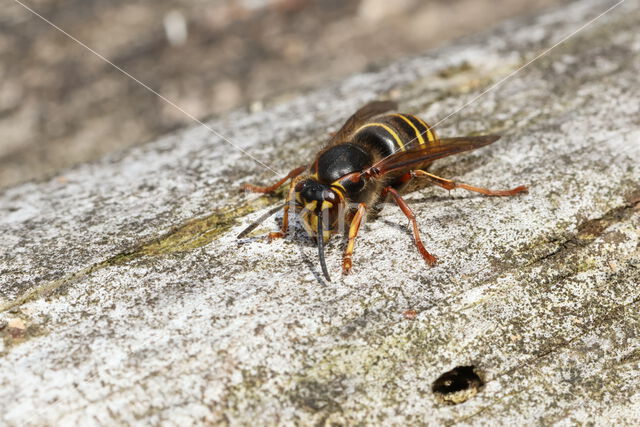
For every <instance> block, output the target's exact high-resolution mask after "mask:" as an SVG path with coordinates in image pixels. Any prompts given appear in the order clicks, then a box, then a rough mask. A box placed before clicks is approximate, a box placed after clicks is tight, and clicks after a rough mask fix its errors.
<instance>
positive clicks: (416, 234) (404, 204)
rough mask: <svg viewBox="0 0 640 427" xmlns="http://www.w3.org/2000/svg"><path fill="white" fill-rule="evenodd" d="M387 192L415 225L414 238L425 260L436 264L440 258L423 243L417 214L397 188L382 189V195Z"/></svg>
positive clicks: (430, 263)
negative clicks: (431, 252)
mask: <svg viewBox="0 0 640 427" xmlns="http://www.w3.org/2000/svg"><path fill="white" fill-rule="evenodd" d="M387 193H389V194H391V195H392V196H393V198H394V199H395V201H396V203H397V204H398V207H399V208H400V209H401V210H402V212H403V213H404V214H405V215H406V217H407V218H408V219H409V221H411V225H412V226H413V238H414V240H415V243H416V246H417V247H418V251H420V255H422V258H424V260H425V261H427V263H428V264H429V265H434V264H435V263H436V262H438V259H437V258H436V257H434V256H433V255H431V254H430V253H429V252H428V251H427V249H426V248H425V247H424V245H423V244H422V239H420V230H419V229H418V223H417V222H416V216H415V214H414V213H413V211H412V210H411V208H410V207H409V205H407V202H405V201H404V199H403V198H402V197H401V196H400V194H399V193H398V191H396V189H395V188H393V187H386V188H385V189H384V190H382V197H385V196H386V195H387Z"/></svg>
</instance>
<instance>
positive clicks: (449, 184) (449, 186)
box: [411, 169, 529, 196]
mask: <svg viewBox="0 0 640 427" xmlns="http://www.w3.org/2000/svg"><path fill="white" fill-rule="evenodd" d="M411 175H412V176H413V177H415V178H427V179H428V180H430V181H431V182H433V183H434V184H436V185H438V186H440V187H442V188H444V189H446V190H453V189H454V188H464V189H465V190H469V191H475V192H476V193H480V194H484V195H485V196H515V195H516V194H519V193H526V192H527V191H529V190H528V189H527V187H525V186H524V185H521V186H519V187H516V188H513V189H511V190H490V189H488V188H482V187H474V186H473V185H468V184H463V183H462V182H455V181H452V180H450V179H445V178H440V177H439V176H436V175H433V174H430V173H429V172H425V171H423V170H420V169H416V170H413V171H411Z"/></svg>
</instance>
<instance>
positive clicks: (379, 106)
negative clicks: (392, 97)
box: [329, 101, 398, 145]
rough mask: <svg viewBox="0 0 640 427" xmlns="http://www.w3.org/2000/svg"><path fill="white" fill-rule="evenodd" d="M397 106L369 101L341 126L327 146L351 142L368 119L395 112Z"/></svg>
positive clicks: (391, 102) (391, 103) (389, 102)
mask: <svg viewBox="0 0 640 427" xmlns="http://www.w3.org/2000/svg"><path fill="white" fill-rule="evenodd" d="M397 109H398V104H396V103H395V102H393V101H371V102H369V103H368V104H366V105H365V106H363V107H362V108H360V109H359V110H358V111H356V112H355V113H353V115H352V116H351V117H349V118H348V119H347V121H346V122H345V123H344V125H342V127H341V128H340V130H339V131H338V132H336V133H335V135H333V137H332V138H331V141H329V145H334V144H339V143H341V142H347V141H349V140H351V136H352V135H353V133H354V132H355V131H356V130H358V128H359V127H360V126H362V125H364V124H365V123H366V122H367V121H369V119H370V118H372V117H375V116H378V115H380V114H383V113H386V112H387V111H391V110H397Z"/></svg>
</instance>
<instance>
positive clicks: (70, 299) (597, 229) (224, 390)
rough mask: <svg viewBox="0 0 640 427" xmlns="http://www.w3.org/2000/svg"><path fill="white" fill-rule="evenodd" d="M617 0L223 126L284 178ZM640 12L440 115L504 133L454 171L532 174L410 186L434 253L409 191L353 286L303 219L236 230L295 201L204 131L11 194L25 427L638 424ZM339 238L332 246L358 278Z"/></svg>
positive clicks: (14, 404) (0, 282) (362, 256)
mask: <svg viewBox="0 0 640 427" xmlns="http://www.w3.org/2000/svg"><path fill="white" fill-rule="evenodd" d="M612 4H614V3H613V2H610V1H597V0H581V1H578V2H574V3H571V4H570V5H567V6H565V7H564V8H562V9H559V10H555V11H550V12H548V13H547V14H545V15H542V16H539V17H534V18H531V19H529V20H524V21H523V20H517V21H512V22H509V23H506V24H504V25H502V26H500V27H499V28H497V29H496V30H495V31H494V32H492V33H488V34H485V35H483V36H481V37H478V38H476V39H467V40H462V41H460V42H459V43H458V44H457V45H454V46H451V47H448V48H446V49H442V50H440V51H437V52H434V53H431V54H428V55H425V56H422V57H418V58H413V59H409V60H405V61H402V62H398V63H396V64H394V65H392V66H390V67H388V68H386V69H383V70H380V71H378V72H373V73H369V74H365V75H358V76H354V77H352V78H350V79H348V80H346V81H345V82H343V83H341V84H338V85H335V86H332V87H329V88H327V89H325V90H322V91H318V92H316V93H313V94H310V95H308V96H305V97H303V98H299V99H296V100H293V101H291V102H288V103H285V104H280V105H277V106H274V107H272V108H268V109H266V110H264V111H262V112H256V113H253V114H246V113H243V112H237V113H233V114H230V115H228V116H226V117H224V118H221V119H220V120H216V121H213V122H211V123H210V125H211V126H212V127H213V128H215V129H216V130H218V131H219V132H221V133H222V134H224V135H225V136H227V137H229V138H230V139H232V140H233V141H235V142H236V143H238V144H239V145H240V146H242V147H243V148H245V149H247V150H248V151H250V152H251V153H252V154H253V155H255V156H256V157H258V158H259V159H260V160H261V161H264V162H265V163H267V164H269V165H272V166H274V167H275V168H276V169H277V170H279V171H284V170H287V169H288V168H293V167H295V166H298V165H299V164H300V163H301V162H305V161H306V160H307V159H308V157H309V155H310V154H311V153H313V152H314V151H315V150H317V148H318V145H319V144H321V143H322V141H323V140H325V139H326V137H327V134H328V132H329V131H330V130H335V129H336V127H337V126H338V125H339V124H340V123H341V121H342V120H344V118H346V117H347V116H348V115H349V114H350V113H351V112H352V111H354V110H355V109H356V108H357V107H358V106H360V105H362V104H363V103H364V102H366V101H367V100H369V99H373V98H380V97H386V96H390V97H392V98H394V99H397V100H399V101H400V103H401V106H402V109H403V110H404V111H409V112H413V113H416V114H419V115H421V116H422V117H424V118H425V119H426V120H428V121H430V122H437V121H438V120H440V119H441V118H443V117H445V116H446V115H447V114H449V113H451V112H453V111H455V110H456V109H457V108H459V107H460V106H462V105H464V104H465V103H467V102H468V101H470V100H472V99H473V98H474V97H475V96H477V95H478V94H480V93H481V92H483V91H484V90H486V89H487V88H488V87H490V86H491V85H492V84H493V83H495V82H497V81H499V80H500V79H501V78H503V77H504V76H506V75H508V74H509V73H511V72H512V71H514V70H516V69H517V68H518V67H520V66H522V65H523V64H525V63H526V62H527V61H528V60H530V59H532V58H533V57H535V56H536V55H537V54H539V53H541V52H542V51H543V50H544V49H545V48H546V47H548V46H550V45H552V44H553V43H555V42H556V41H558V40H560V39H561V38H562V37H563V36H565V35H567V34H569V33H570V32H571V31H574V30H575V29H577V28H578V27H579V26H581V25H582V24H584V23H585V22H587V21H588V20H589V19H592V18H593V17H595V16H597V14H599V13H600V12H602V11H603V10H605V9H606V8H607V7H609V6H611V5H612ZM638 22H640V5H639V4H638V2H633V1H627V2H625V3H623V4H622V5H620V6H619V7H618V8H617V9H615V10H614V11H612V12H611V13H610V14H608V15H606V16H604V17H603V18H601V19H600V20H598V21H597V22H595V23H594V24H593V25H591V26H589V27H587V28H586V29H584V30H583V31H581V32H580V33H579V34H577V35H576V36H575V37H573V38H571V39H569V40H568V41H567V42H566V43H564V44H562V45H561V46H559V47H557V48H556V49H554V50H553V51H552V52H551V53H550V54H549V55H546V56H544V57H542V58H541V59H540V60H538V61H536V62H534V63H533V64H532V65H530V66H529V67H527V68H525V69H524V70H523V71H521V72H519V73H518V74H516V75H515V76H514V77H513V78H511V79H510V80H508V81H507V82H506V83H505V84H504V85H502V86H500V87H499V88H497V89H496V90H492V91H490V92H488V93H487V94H485V95H484V96H482V97H481V98H480V99H479V100H478V101H477V102H474V103H473V104H471V105H470V106H469V107H468V108H466V109H464V110H463V111H461V112H460V113H458V114H456V115H455V116H454V117H452V118H451V119H449V120H447V121H446V122H444V123H443V124H442V125H440V126H439V129H438V130H439V133H440V134H441V135H443V136H448V135H464V134H468V133H473V132H487V131H488V132H493V133H501V134H503V135H504V137H503V139H501V140H500V141H499V142H497V143H495V144H493V145H492V146H489V147H487V148H484V149H482V150H479V151H477V152H474V153H471V154H468V155H464V156H458V157H456V158H450V159H445V160H442V161H440V162H439V163H437V164H436V165H435V167H434V169H433V170H434V171H436V172H437V173H439V174H441V175H444V176H447V177H455V178H458V179H460V180H462V181H465V182H469V183H473V184H476V185H486V186H491V187H510V186H514V185H519V184H527V185H529V186H530V189H531V191H530V193H529V194H527V195H524V196H522V197H516V198H509V199H495V198H483V197H480V196H475V195H473V194H468V193H465V192H463V191H454V192H452V193H451V194H447V192H445V191H444V190H441V189H438V188H432V187H428V188H424V189H421V190H418V191H415V192H413V193H411V194H410V195H409V196H408V197H407V200H408V201H409V202H410V204H411V205H412V207H413V208H414V210H415V212H416V214H417V217H418V218H419V221H420V224H421V229H422V230H423V233H424V238H425V241H426V242H427V246H428V248H429V249H430V250H431V251H432V252H433V253H434V254H436V255H438V256H439V258H440V260H441V262H440V264H439V265H438V266H436V267H434V268H427V267H426V266H425V265H424V263H423V261H422V260H421V258H420V257H419V255H418V253H417V252H416V251H415V250H414V248H413V243H412V241H411V237H410V230H409V228H408V227H407V224H406V219H405V218H404V216H403V215H402V213H401V212H400V211H399V210H398V209H397V208H396V207H394V206H389V207H387V208H385V209H384V211H383V213H382V215H381V217H380V218H379V219H377V220H375V221H369V222H368V223H367V224H366V225H365V226H364V229H363V232H362V237H361V239H360V240H359V242H358V244H357V248H356V254H355V258H354V262H355V266H354V272H353V274H352V275H350V276H348V277H343V278H341V279H340V280H334V282H332V283H324V282H322V281H321V279H320V274H319V267H318V263H317V258H316V256H317V255H316V250H315V248H314V246H313V244H312V243H311V242H310V241H309V240H308V239H307V238H306V237H304V235H303V233H302V231H301V230H298V232H297V233H296V234H295V235H294V236H292V237H291V238H288V239H285V240H283V241H278V242H274V243H271V244H269V243H267V242H265V241H263V240H258V239H256V240H250V241H245V242H238V241H237V240H236V239H235V235H236V234H237V233H238V231H239V230H240V229H241V228H242V227H243V226H244V225H246V224H247V223H248V222H249V221H251V220H252V219H254V218H256V217H257V216H259V215H260V214H261V212H262V211H263V209H265V208H266V206H267V205H268V204H270V203H275V201H274V200H275V199H268V198H267V199H258V198H255V197H254V196H247V195H245V194H242V193H241V192H239V191H237V189H238V188H239V187H240V186H241V184H242V183H244V182H267V181H269V180H271V179H273V176H272V175H271V174H270V173H269V172H268V171H266V170H264V169H261V168H260V167H259V166H257V165H256V164H255V163H254V162H253V161H251V160H250V159H248V158H247V157H245V156H244V155H242V154H240V153H238V152H237V151H235V150H233V149H231V148H229V146H228V145H226V144H224V143H222V142H220V141H219V139H217V138H216V137H215V136H213V135H211V134H210V133H208V131H206V130H205V129H203V128H194V129H190V130H186V131H183V132H180V133H177V134H175V135H170V136H167V137H166V138H163V139H162V140H160V141H157V142H154V143H150V144H147V145H145V146H143V147H141V148H138V149H134V150H131V151H127V152H124V153H121V154H120V155H115V156H111V157H109V158H106V159H104V160H103V161H100V162H97V163H92V164H86V165H84V166H81V167H78V168H75V169H73V170H70V171H68V172H66V173H65V174H64V176H60V177H58V178H57V179H54V180H51V181H50V182H44V183H38V184H25V185H21V186H19V187H15V188H12V189H8V190H6V191H4V192H3V193H2V194H1V195H0V231H1V234H2V236H3V238H2V240H1V241H0V248H1V249H0V257H1V258H0V262H1V264H0V274H1V275H0V305H1V306H2V313H1V314H0V328H1V329H0V334H1V335H2V338H3V339H2V340H1V341H0V355H1V363H0V414H1V415H0V419H1V420H2V423H4V424H9V425H24V424H27V425H30V424H36V425H41V424H66V423H82V424H85V425H86V424H105V423H106V424H116V423H140V424H142V423H167V424H178V423H180V424H182V423H205V422H227V423H232V424H250V423H251V424H252V423H256V422H258V423H270V424H275V423H289V424H290V423H300V424H307V423H317V422H327V423H328V422H335V423H355V422H365V423H372V424H377V423H382V422H385V423H395V424H405V423H446V424H449V423H457V422H464V423H478V424H480V423H491V424H493V423H505V424H506V423H525V422H532V421H540V422H545V423H551V422H556V421H557V422H561V423H574V422H587V421H595V422H602V423H605V422H606V423H613V422H628V423H632V422H633V423H637V422H638V421H640V409H639V408H640V406H639V405H640V385H638V381H637V377H638V374H639V373H640V314H639V311H638V305H639V303H638V300H639V298H640V287H638V284H639V283H640V252H639V247H640V246H639V242H640V232H639V229H640V209H639V208H638V206H639V200H640V162H639V160H640V110H639V106H640V103H639V101H638V100H639V99H640V77H639V76H640V56H639V52H640V32H639V31H638ZM276 223H277V220H276V221H274V220H270V221H267V222H266V223H265V226H264V227H262V228H261V229H262V230H263V231H266V230H268V229H274V228H275V227H276ZM342 247H343V246H342V242H340V239H334V240H333V241H332V242H331V244H330V245H329V247H328V249H327V255H328V260H327V261H328V265H329V267H330V269H331V271H332V273H333V275H334V277H335V278H336V279H337V278H338V277H339V276H338V267H339V264H340V256H341V250H342ZM406 310H415V311H416V312H417V316H416V318H415V319H413V320H411V319H409V318H407V316H406V315H403V313H404V312H405V311H406ZM409 317H410V316H409ZM459 365H474V366H476V368H477V369H478V370H479V371H480V373H481V374H482V376H483V379H484V380H485V381H486V385H485V387H484V388H483V389H481V390H480V392H479V393H478V394H477V395H476V396H475V397H473V398H471V399H469V400H468V401H466V402H464V403H462V404H459V405H454V406H445V405H442V404H439V403H437V402H436V400H435V399H434V396H433V394H432V392H431V384H432V382H433V381H434V380H435V379H436V378H437V377H438V376H439V375H440V374H442V373H443V372H445V371H447V370H449V369H451V368H453V367H455V366H459Z"/></svg>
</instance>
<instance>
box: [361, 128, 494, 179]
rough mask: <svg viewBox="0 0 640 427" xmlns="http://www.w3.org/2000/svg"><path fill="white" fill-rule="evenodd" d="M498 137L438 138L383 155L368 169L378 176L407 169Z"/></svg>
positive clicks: (475, 146) (474, 147)
mask: <svg viewBox="0 0 640 427" xmlns="http://www.w3.org/2000/svg"><path fill="white" fill-rule="evenodd" d="M499 138H500V136H498V135H483V136H467V137H459V138H444V139H439V140H436V141H435V142H432V143H429V144H428V145H420V146H418V147H415V148H412V149H410V150H407V151H400V152H398V153H395V154H392V155H391V156H389V157H385V158H384V159H382V160H380V161H379V162H377V163H375V164H374V165H373V166H372V167H371V168H370V169H369V170H370V171H371V172H373V173H374V174H375V175H378V176H381V175H385V174H387V173H390V172H398V171H401V170H407V169H411V168H412V167H415V166H419V165H420V164H424V163H428V162H432V161H434V160H436V159H441V158H443V157H448V156H451V155H453V154H458V153H462V152H465V151H471V150H475V149H476V148H480V147H484V146H485V145H489V144H491V143H492V142H495V141H497V140H498V139H499Z"/></svg>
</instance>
